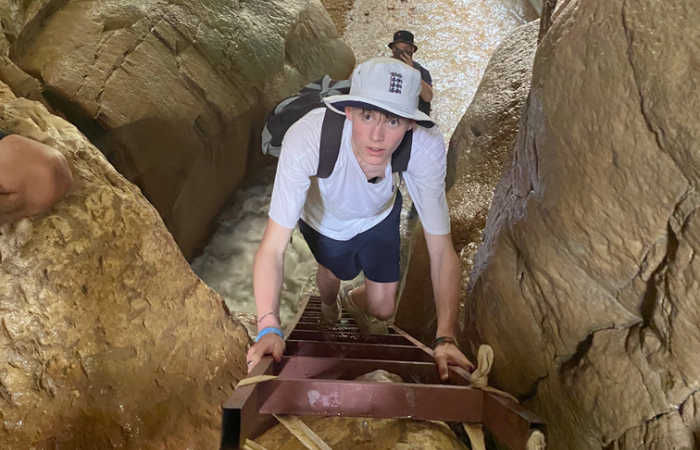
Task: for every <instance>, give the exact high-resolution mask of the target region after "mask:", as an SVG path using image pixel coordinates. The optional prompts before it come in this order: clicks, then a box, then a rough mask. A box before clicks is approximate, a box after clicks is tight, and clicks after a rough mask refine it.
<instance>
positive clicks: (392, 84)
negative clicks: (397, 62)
mask: <svg viewBox="0 0 700 450" xmlns="http://www.w3.org/2000/svg"><path fill="white" fill-rule="evenodd" d="M402 87H403V76H402V75H401V74H400V73H399V72H391V80H390V81H389V92H392V93H394V94H400V93H401V88H402Z"/></svg>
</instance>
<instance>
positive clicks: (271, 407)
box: [221, 297, 545, 450]
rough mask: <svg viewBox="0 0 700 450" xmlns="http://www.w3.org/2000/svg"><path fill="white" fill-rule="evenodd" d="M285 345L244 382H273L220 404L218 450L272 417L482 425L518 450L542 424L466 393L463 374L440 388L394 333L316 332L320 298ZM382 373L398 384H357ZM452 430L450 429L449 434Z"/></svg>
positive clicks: (348, 324)
mask: <svg viewBox="0 0 700 450" xmlns="http://www.w3.org/2000/svg"><path fill="white" fill-rule="evenodd" d="M301 311H302V312H301V313H300V314H298V315H297V322H296V324H295V326H294V328H293V329H292V330H291V332H289V333H288V335H287V339H286V348H285V352H284V355H283V357H282V360H281V361H280V362H279V363H276V362H274V361H273V360H272V358H271V357H265V358H263V360H262V361H261V362H260V363H259V364H258V365H257V366H256V367H255V368H254V369H253V371H252V373H251V374H250V376H257V375H276V376H278V378H276V379H273V380H269V381H265V382H263V383H259V384H254V385H248V386H242V387H239V388H238V389H236V391H235V392H234V394H233V395H232V396H231V398H229V399H228V401H226V403H224V405H223V420H222V439H221V449H226V450H228V449H237V448H239V446H242V445H243V443H244V442H245V440H246V439H248V438H251V439H253V438H255V437H257V436H259V435H260V434H262V433H263V432H264V431H265V430H267V429H268V428H269V427H271V426H272V425H274V424H275V423H276V419H275V418H274V417H273V414H292V415H296V416H311V415H315V416H345V417H369V418H413V419H417V420H441V421H445V422H456V423H471V424H482V425H483V426H484V428H486V429H487V430H488V431H489V432H490V434H491V436H492V437H493V438H494V439H495V440H496V441H497V442H498V443H499V444H501V445H504V446H506V447H507V448H510V449H513V450H515V449H518V450H520V449H525V448H526V446H527V442H528V439H529V438H530V435H531V433H532V432H534V431H535V430H538V431H540V432H544V428H545V427H544V422H543V421H542V420H541V419H540V418H538V417H537V416H536V415H535V414H533V413H532V412H530V411H528V410H526V409H525V408H523V407H522V406H521V405H519V404H517V403H515V402H514V401H512V400H510V399H507V398H505V397H502V396H499V395H497V394H492V393H490V392H486V391H482V390H480V389H476V388H473V387H470V382H469V378H468V374H467V373H466V372H464V371H462V370H459V369H458V368H456V369H453V368H450V376H449V380H448V382H447V383H448V384H441V382H440V379H439V376H438V371H437V367H436V366H435V363H434V361H433V358H432V351H431V350H430V349H429V348H428V347H426V346H425V345H423V344H422V343H421V342H419V341H418V340H416V339H415V338H413V337H412V336H410V335H409V334H407V333H406V332H404V331H403V330H401V329H399V328H398V327H395V326H390V327H389V334H386V335H362V334H360V332H359V329H358V327H357V324H356V323H355V321H354V320H353V319H352V316H351V315H350V314H349V313H346V312H343V313H342V317H341V320H340V323H339V324H338V326H337V327H334V328H328V329H320V328H319V325H318V319H319V316H320V314H321V304H320V299H319V297H307V298H306V299H305V307H303V308H302V310H301ZM378 369H383V370H386V371H388V372H391V373H394V374H397V375H399V376H400V377H401V378H402V379H403V380H405V381H406V382H404V383H378V382H369V381H357V380H355V378H357V377H359V376H360V375H363V374H365V373H368V372H372V371H374V370H378ZM452 428H453V429H454V427H452Z"/></svg>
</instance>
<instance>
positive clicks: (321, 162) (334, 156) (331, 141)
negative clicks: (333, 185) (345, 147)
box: [316, 109, 345, 178]
mask: <svg viewBox="0 0 700 450" xmlns="http://www.w3.org/2000/svg"><path fill="white" fill-rule="evenodd" d="M344 124H345V116H344V115H342V114H338V113H336V112H333V111H331V110H330V109H326V114H325V115H324V116H323V125H321V145H320V148H319V157H318V170H317V171H316V176H317V177H319V178H328V177H329V176H331V173H333V168H334V167H335V162H336V161H337V160H338V154H339V153H340V141H341V139H342V137H343V125H344Z"/></svg>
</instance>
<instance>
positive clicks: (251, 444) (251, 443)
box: [243, 439, 267, 450]
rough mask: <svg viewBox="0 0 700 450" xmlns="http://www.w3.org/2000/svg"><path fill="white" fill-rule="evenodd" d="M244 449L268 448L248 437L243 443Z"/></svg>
mask: <svg viewBox="0 0 700 450" xmlns="http://www.w3.org/2000/svg"><path fill="white" fill-rule="evenodd" d="M243 450H267V449H266V448H265V447H263V446H262V445H260V444H258V443H257V442H255V441H253V440H251V439H246V440H245V443H244V444H243Z"/></svg>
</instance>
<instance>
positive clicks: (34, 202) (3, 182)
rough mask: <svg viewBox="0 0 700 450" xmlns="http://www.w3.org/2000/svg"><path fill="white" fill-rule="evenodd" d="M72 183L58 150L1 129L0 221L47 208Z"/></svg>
mask: <svg viewBox="0 0 700 450" xmlns="http://www.w3.org/2000/svg"><path fill="white" fill-rule="evenodd" d="M72 184H73V174H72V172H71V169H70V166H69V165H68V161H66V158H65V157H64V156H63V154H61V152H59V151H58V150H56V149H54V148H53V147H49V146H48V145H46V144H42V143H41V142H38V141H35V140H33V139H29V138H26V137H23V136H19V135H17V134H9V133H7V132H3V131H1V130H0V225H3V224H6V223H12V222H16V221H18V220H19V219H22V218H24V217H31V216H34V215H37V214H40V213H42V212H44V211H46V210H48V209H49V208H51V207H52V206H53V205H54V204H55V203H56V202H57V201H59V200H60V199H61V198H63V196H64V195H65V194H66V193H67V192H68V190H69V189H70V187H71V186H72Z"/></svg>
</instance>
